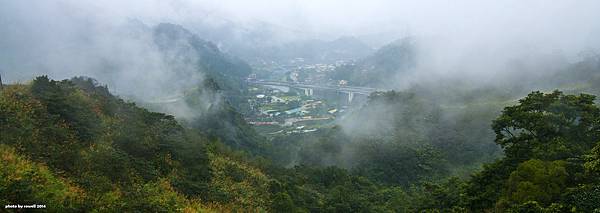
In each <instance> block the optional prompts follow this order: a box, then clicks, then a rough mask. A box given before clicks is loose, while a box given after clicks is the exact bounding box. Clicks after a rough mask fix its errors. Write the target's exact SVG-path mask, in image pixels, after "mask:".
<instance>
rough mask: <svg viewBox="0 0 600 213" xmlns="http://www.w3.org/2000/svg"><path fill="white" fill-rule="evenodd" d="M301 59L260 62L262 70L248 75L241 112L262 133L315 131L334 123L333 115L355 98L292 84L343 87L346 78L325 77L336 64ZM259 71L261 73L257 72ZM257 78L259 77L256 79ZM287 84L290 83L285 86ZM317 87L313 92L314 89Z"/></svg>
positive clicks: (337, 64)
mask: <svg viewBox="0 0 600 213" xmlns="http://www.w3.org/2000/svg"><path fill="white" fill-rule="evenodd" d="M303 62H304V61H303V59H302V58H297V59H294V60H292V61H290V62H289V63H288V64H287V65H279V64H277V63H275V62H270V63H262V64H261V67H262V69H263V70H266V71H265V72H266V73H267V74H265V73H259V74H258V75H257V74H256V73H255V74H252V75H250V76H249V77H248V82H250V83H249V89H248V93H247V94H248V106H249V109H248V110H247V111H246V113H244V117H245V119H246V121H247V122H248V123H249V124H251V125H254V126H255V128H256V129H257V130H258V131H259V132H261V133H264V134H266V135H279V134H304V133H311V132H316V131H318V130H319V128H322V127H328V126H331V125H333V124H334V123H335V120H336V118H338V117H340V116H342V115H344V114H345V113H347V112H348V111H349V110H350V108H351V106H352V105H355V104H358V103H359V101H354V102H352V101H348V100H347V98H341V97H340V95H338V94H336V93H335V92H329V93H327V91H320V90H318V89H312V88H311V89H302V88H299V87H296V85H314V84H319V85H329V87H332V88H336V87H345V86H346V84H347V81H345V80H340V81H334V80H331V79H328V76H329V73H331V72H333V71H334V70H335V68H336V66H339V65H342V64H344V63H345V62H343V61H338V62H336V63H333V64H307V63H303ZM261 74H262V75H261ZM257 76H258V77H257ZM257 78H260V79H261V80H258V79H257ZM265 81H270V82H282V83H280V84H281V85H267V84H263V83H262V82H265ZM288 84H289V85H291V86H288ZM316 90H317V91H316Z"/></svg>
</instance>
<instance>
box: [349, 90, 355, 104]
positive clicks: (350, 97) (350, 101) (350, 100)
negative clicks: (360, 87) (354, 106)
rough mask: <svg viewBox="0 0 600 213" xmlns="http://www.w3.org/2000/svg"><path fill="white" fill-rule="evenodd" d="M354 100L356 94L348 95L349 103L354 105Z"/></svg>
mask: <svg viewBox="0 0 600 213" xmlns="http://www.w3.org/2000/svg"><path fill="white" fill-rule="evenodd" d="M352 100H354V93H353V92H350V93H348V103H352Z"/></svg>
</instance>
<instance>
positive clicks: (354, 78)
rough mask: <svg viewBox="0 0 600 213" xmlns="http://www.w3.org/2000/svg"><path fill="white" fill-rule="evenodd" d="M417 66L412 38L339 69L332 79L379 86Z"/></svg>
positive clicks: (393, 43) (392, 44) (387, 46)
mask: <svg viewBox="0 0 600 213" xmlns="http://www.w3.org/2000/svg"><path fill="white" fill-rule="evenodd" d="M415 66H416V47H415V42H414V40H412V39H410V38H406V39H401V40H397V41H395V42H392V43H390V44H388V45H385V46H383V47H381V48H379V49H378V50H377V51H375V53H373V54H371V55H369V56H367V57H364V58H362V59H359V60H357V61H356V63H353V64H347V65H344V66H340V67H338V68H337V69H336V70H335V72H334V73H332V74H331V76H330V77H331V78H332V79H336V80H348V81H349V83H350V84H352V85H360V86H378V85H382V84H385V83H389V82H388V81H389V80H391V79H393V78H394V77H396V76H397V75H398V74H399V73H403V72H407V71H409V70H410V69H412V68H414V67H415Z"/></svg>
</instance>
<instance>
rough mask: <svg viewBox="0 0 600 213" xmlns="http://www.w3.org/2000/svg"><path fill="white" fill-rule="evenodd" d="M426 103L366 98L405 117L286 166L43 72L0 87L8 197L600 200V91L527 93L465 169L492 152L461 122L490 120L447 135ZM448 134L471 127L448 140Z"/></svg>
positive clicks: (90, 204) (533, 205) (332, 206)
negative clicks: (497, 153) (494, 148)
mask: <svg viewBox="0 0 600 213" xmlns="http://www.w3.org/2000/svg"><path fill="white" fill-rule="evenodd" d="M425 101H426V100H421V99H419V98H418V97H417V96H415V95H414V94H409V93H403V92H385V93H376V94H372V95H371V97H370V101H369V103H368V104H367V105H366V106H365V109H369V108H375V109H377V110H383V111H385V110H392V109H393V110H392V111H391V112H390V113H392V114H398V116H387V119H388V121H386V122H388V123H389V124H390V125H388V126H389V128H388V129H386V128H380V127H377V126H374V127H373V128H374V129H377V130H380V131H382V132H373V130H370V129H367V131H365V134H358V135H355V136H353V137H352V138H348V135H345V134H340V131H341V130H340V128H333V129H331V130H329V131H327V132H324V133H323V132H322V133H320V134H323V135H324V136H319V139H318V140H316V141H315V142H313V143H308V145H307V146H303V147H301V148H300V150H299V151H298V154H297V155H298V159H296V160H297V161H298V162H297V163H296V164H295V165H296V166H293V167H287V168H286V167H283V166H281V165H279V164H281V162H284V161H282V160H281V158H282V156H280V155H279V156H278V155H277V154H276V153H281V150H280V149H278V148H277V147H273V146H268V145H266V144H262V145H261V144H256V145H255V146H254V147H253V148H252V149H254V151H248V150H252V149H249V148H244V147H237V146H232V144H228V143H226V140H223V139H224V138H226V137H225V136H226V133H223V134H214V133H210V130H208V128H203V127H201V126H197V125H192V124H186V125H182V124H180V122H178V121H177V120H175V119H174V117H173V116H169V115H166V114H162V113H156V112H150V111H148V110H145V109H143V108H141V107H138V106H136V105H135V104H134V103H131V102H126V101H123V100H122V99H120V98H118V97H116V96H114V95H112V94H110V93H109V92H108V90H107V88H106V87H103V86H100V85H98V83H96V82H95V81H94V80H92V79H89V78H84V77H77V78H73V79H71V80H63V81H54V80H51V79H48V78H47V77H46V76H41V77H37V78H36V79H34V80H33V81H32V82H31V83H28V84H17V85H5V86H4V88H3V90H2V96H1V99H0V105H1V107H0V119H1V121H2V122H1V129H2V137H1V144H2V145H1V150H2V158H3V159H2V167H1V168H2V172H1V173H0V174H1V175H2V178H1V180H2V183H1V187H0V190H2V192H1V194H4V195H8V196H3V197H2V202H3V203H16V202H25V201H30V202H38V203H39V202H41V203H45V204H46V205H47V206H48V208H49V210H53V211H82V210H83V211H92V210H98V211H117V210H119V211H175V210H178V211H204V210H206V211H235V210H242V209H244V210H250V209H255V210H256V211H262V210H266V211H273V212H290V211H292V212H306V211H310V212H348V211H368V212H389V211H397V212H398V211H399V212H404V211H409V212H412V211H429V210H441V211H453V212H480V211H488V210H494V211H509V210H510V211H518V212H522V211H530V212H540V211H548V212H564V211H578V212H590V211H594V210H598V209H599V208H600V205H599V204H598V202H594V201H596V200H597V199H598V198H599V197H600V185H599V183H600V182H599V179H598V174H599V173H598V172H600V167H599V165H600V163H599V162H600V144H599V143H598V142H599V141H600V109H599V108H598V106H597V104H596V103H595V102H594V101H595V97H594V96H593V95H587V94H580V95H566V94H563V93H562V92H560V91H554V92H550V93H542V92H532V93H530V94H529V95H527V96H526V97H523V98H521V99H520V100H519V101H518V103H516V104H514V105H512V106H508V107H506V108H504V109H503V110H502V112H501V114H500V115H499V116H497V117H496V118H494V119H493V122H492V125H491V127H488V128H489V130H490V131H493V132H494V133H495V139H492V140H493V141H495V143H496V144H498V145H499V146H500V147H501V148H502V150H503V153H504V154H503V155H502V156H501V157H500V158H498V159H497V160H494V157H493V156H489V158H490V159H486V160H485V161H489V163H487V164H485V165H484V167H483V169H481V170H479V169H478V170H477V171H476V172H474V173H473V174H472V175H469V176H468V177H466V178H465V177H464V175H463V176H461V174H460V173H456V172H452V171H451V170H452V168H456V167H458V166H457V165H468V162H469V161H473V160H474V159H477V160H481V159H480V158H481V157H478V156H480V155H482V150H491V149H490V148H489V147H488V148H485V147H481V148H476V147H477V144H476V142H469V141H477V140H476V139H474V138H477V137H479V136H472V135H468V132H464V131H468V130H469V129H472V128H477V127H479V128H486V127H485V126H484V125H481V124H469V123H468V122H466V121H465V122H466V123H464V124H462V125H466V127H464V128H460V129H459V130H456V131H458V132H450V133H447V132H444V131H447V130H446V128H444V127H443V126H444V125H445V124H444V122H440V119H441V118H439V117H436V115H438V114H439V113H436V112H438V111H439V110H440V109H438V108H435V107H425V106H432V105H429V104H426V103H425ZM385 106H394V107H389V108H388V109H385ZM223 113H227V112H223ZM358 114H359V115H356V116H363V115H360V114H362V112H358ZM402 114H405V115H408V114H411V115H415V116H401V115H402ZM232 116H233V117H235V116H234V115H232ZM374 119H378V118H374ZM398 122H401V123H402V124H404V125H394V123H398ZM469 125H471V126H469ZM248 131H252V130H248ZM461 131H462V132H461ZM369 134H372V135H369ZM452 135H454V137H459V136H461V135H464V136H463V137H466V138H445V137H447V136H452ZM423 136H427V137H423ZM343 137H346V138H343ZM469 137H473V138H471V139H469ZM336 143H337V144H336ZM339 143H346V144H344V145H343V146H342V145H341V144H339ZM474 147H475V148H474ZM244 150H246V151H244ZM274 150H276V151H274ZM483 155H485V154H483ZM457 156H460V157H457ZM288 161H289V159H288Z"/></svg>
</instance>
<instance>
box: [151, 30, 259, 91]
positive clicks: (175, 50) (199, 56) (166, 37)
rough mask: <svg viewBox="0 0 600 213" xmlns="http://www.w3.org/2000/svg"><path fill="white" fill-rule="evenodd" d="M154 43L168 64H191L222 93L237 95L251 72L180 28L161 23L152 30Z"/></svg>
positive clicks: (235, 60) (248, 68) (247, 66)
mask: <svg viewBox="0 0 600 213" xmlns="http://www.w3.org/2000/svg"><path fill="white" fill-rule="evenodd" d="M153 37H154V42H155V43H156V45H157V46H158V48H159V49H160V51H161V52H163V53H164V54H165V55H166V56H167V57H166V58H167V60H170V62H171V63H179V62H183V63H191V64H193V65H195V66H196V68H197V69H198V71H199V72H204V73H205V74H206V75H207V76H208V77H210V78H213V79H214V80H215V81H216V82H217V84H218V86H219V87H220V88H221V89H223V90H226V91H233V92H234V93H235V92H239V91H240V90H241V89H242V88H243V87H244V85H243V81H242V79H244V78H246V77H247V76H248V75H249V74H250V72H251V70H252V68H250V66H249V65H248V64H247V63H246V62H244V61H242V60H241V59H239V58H236V57H233V56H231V55H228V54H225V53H223V52H221V51H220V50H219V48H218V47H217V45H215V44H214V43H212V42H209V41H205V40H202V39H201V38H200V37H199V36H197V35H195V34H193V33H192V32H190V31H188V30H187V29H185V28H183V27H182V26H179V25H175V24H169V23H161V24H159V25H157V26H155V27H154V28H153Z"/></svg>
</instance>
